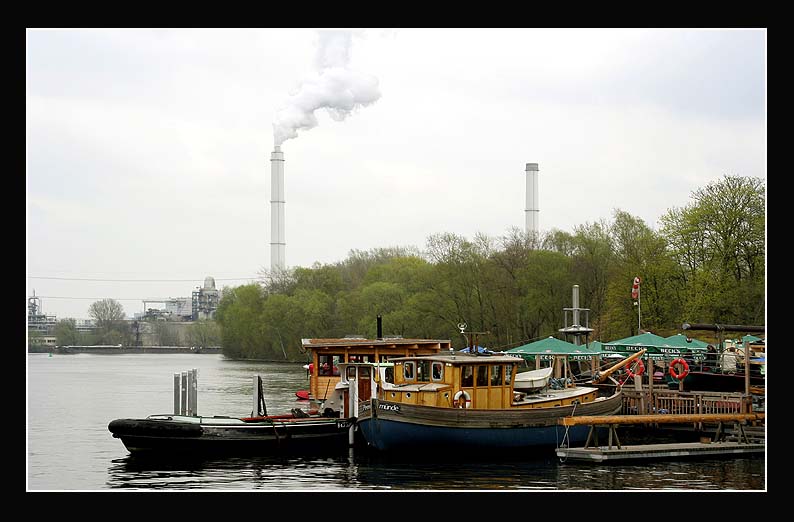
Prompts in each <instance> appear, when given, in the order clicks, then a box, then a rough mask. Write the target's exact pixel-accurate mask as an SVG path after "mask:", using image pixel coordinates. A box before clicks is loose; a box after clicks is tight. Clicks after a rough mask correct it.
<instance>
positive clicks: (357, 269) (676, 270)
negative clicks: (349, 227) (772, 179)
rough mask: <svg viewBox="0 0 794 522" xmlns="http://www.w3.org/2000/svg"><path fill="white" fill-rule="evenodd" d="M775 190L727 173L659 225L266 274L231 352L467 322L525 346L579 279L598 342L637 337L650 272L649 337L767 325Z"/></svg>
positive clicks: (603, 227) (246, 289)
mask: <svg viewBox="0 0 794 522" xmlns="http://www.w3.org/2000/svg"><path fill="white" fill-rule="evenodd" d="M765 220H766V214H765V186H764V183H763V181H762V180H760V179H758V178H751V177H741V176H724V177H723V178H722V179H720V180H718V181H715V182H713V183H710V184H709V185H707V186H706V187H703V188H701V189H698V190H696V191H695V192H693V193H692V194H691V195H690V201H689V202H688V203H687V204H685V205H684V206H683V207H674V208H672V209H670V210H668V211H667V212H666V213H665V214H664V215H663V216H662V218H661V220H660V223H661V226H660V227H659V229H658V230H654V229H652V228H651V227H649V226H648V225H647V224H646V223H645V222H643V220H641V219H639V218H637V217H635V216H632V215H630V214H629V213H627V212H624V211H622V210H619V209H616V210H614V211H613V214H612V216H611V218H610V219H609V220H601V221H598V222H595V223H586V224H584V225H580V226H577V227H575V228H574V230H573V232H566V231H562V230H557V229H554V230H551V231H549V232H546V233H544V234H541V235H535V234H528V233H525V232H523V231H521V230H519V229H517V228H513V229H510V230H508V232H507V233H506V234H505V235H503V236H501V237H496V238H493V237H488V236H486V235H483V234H477V235H475V236H474V237H473V238H471V239H469V238H465V237H462V236H460V235H457V234H452V233H439V234H433V235H431V236H429V237H428V238H427V240H426V244H425V248H424V250H421V251H420V250H419V249H417V248H416V247H401V246H395V247H388V248H377V249H372V250H369V251H359V250H353V251H351V252H350V253H349V255H348V257H347V258H346V259H344V260H342V261H339V262H336V263H331V264H319V263H315V264H314V265H313V266H312V267H309V268H305V267H297V268H295V269H292V270H288V271H282V272H278V273H264V274H263V279H262V281H261V282H260V283H258V284H248V285H242V286H238V287H234V288H227V289H225V290H224V293H223V298H222V299H221V301H220V304H219V307H218V310H217V315H216V319H217V322H218V324H219V325H220V335H221V346H222V348H223V352H224V354H225V355H227V356H229V357H235V358H236V357H239V358H257V359H281V360H285V359H286V360H303V359H305V358H306V355H304V354H302V353H301V350H300V346H301V339H302V338H313V337H343V336H345V335H350V334H357V335H362V336H365V337H369V338H373V337H375V335H376V317H377V315H381V316H382V317H383V329H384V334H386V335H399V336H402V337H406V338H410V337H413V338H436V339H450V340H452V341H453V346H455V347H456V348H462V347H464V346H465V339H464V338H463V336H462V335H461V334H460V331H459V329H458V324H460V323H466V324H467V326H468V330H470V331H480V332H485V331H487V332H489V333H488V335H487V336H483V337H481V344H485V345H487V346H489V347H491V348H495V349H505V348H509V347H513V346H518V345H520V344H524V343H526V342H530V341H533V340H537V339H539V338H542V337H546V336H549V335H555V334H557V332H558V330H559V328H562V327H563V308H566V307H570V306H571V298H572V297H571V296H572V286H573V285H574V284H576V285H579V288H580V306H581V307H583V308H589V309H590V312H589V321H590V325H589V326H590V327H591V328H593V329H594V332H593V334H592V337H591V340H601V341H604V342H607V341H612V340H615V339H619V338H623V337H627V336H630V335H634V334H636V333H638V327H639V326H640V325H639V324H638V306H637V305H636V304H635V303H636V301H634V300H633V299H632V298H631V286H632V282H633V280H634V278H635V277H640V278H641V286H640V299H641V303H640V307H641V315H642V323H641V326H642V329H643V330H645V331H654V332H656V333H659V334H667V335H669V333H673V332H677V331H679V329H680V326H681V324H682V323H683V322H693V323H695V322H697V323H723V324H751V325H761V324H763V323H764V317H765V305H766V303H765Z"/></svg>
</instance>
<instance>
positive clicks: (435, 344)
mask: <svg viewBox="0 0 794 522" xmlns="http://www.w3.org/2000/svg"><path fill="white" fill-rule="evenodd" d="M378 325H379V326H378V330H379V336H378V338H377V339H365V338H362V337H345V338H339V339H302V340H301V345H302V349H303V351H305V352H306V353H307V354H309V362H308V364H307V371H308V374H309V389H308V390H299V391H298V392H296V395H298V397H299V398H304V397H305V398H308V400H309V403H310V407H311V408H312V409H318V410H319V411H321V412H324V413H325V414H326V415H330V414H332V413H338V412H339V410H340V408H339V404H338V403H337V402H336V401H333V400H331V401H329V402H328V403H327V404H326V401H328V399H329V398H331V396H332V394H333V392H334V389H335V386H336V384H337V383H338V382H339V381H340V376H341V370H340V368H341V365H342V364H352V363H372V364H374V363H385V362H387V361H390V360H391V359H394V358H397V357H407V356H412V355H430V354H437V353H441V352H443V351H451V349H452V348H451V346H452V343H451V341H449V340H442V339H403V338H402V337H381V336H380V322H379V323H378ZM303 392H307V393H305V394H304V393H303ZM327 410H328V411H327Z"/></svg>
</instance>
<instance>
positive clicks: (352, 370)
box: [347, 366, 356, 380]
mask: <svg viewBox="0 0 794 522" xmlns="http://www.w3.org/2000/svg"><path fill="white" fill-rule="evenodd" d="M355 378H356V367H355V366H348V367H347V380H350V379H355Z"/></svg>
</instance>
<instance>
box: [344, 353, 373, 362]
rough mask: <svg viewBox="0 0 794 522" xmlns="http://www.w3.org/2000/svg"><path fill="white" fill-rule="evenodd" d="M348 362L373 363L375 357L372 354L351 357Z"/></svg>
mask: <svg viewBox="0 0 794 522" xmlns="http://www.w3.org/2000/svg"><path fill="white" fill-rule="evenodd" d="M348 362H375V355H374V354H356V355H351V356H350V359H349V360H348Z"/></svg>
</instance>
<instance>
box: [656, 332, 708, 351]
mask: <svg viewBox="0 0 794 522" xmlns="http://www.w3.org/2000/svg"><path fill="white" fill-rule="evenodd" d="M666 339H667V341H668V342H669V343H670V344H672V345H673V346H682V347H684V348H691V349H695V350H698V349H704V350H705V349H708V346H709V343H705V342H703V341H701V340H700V339H695V338H692V337H687V336H686V335H684V334H675V335H671V336H670V337H667V338H666Z"/></svg>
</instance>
